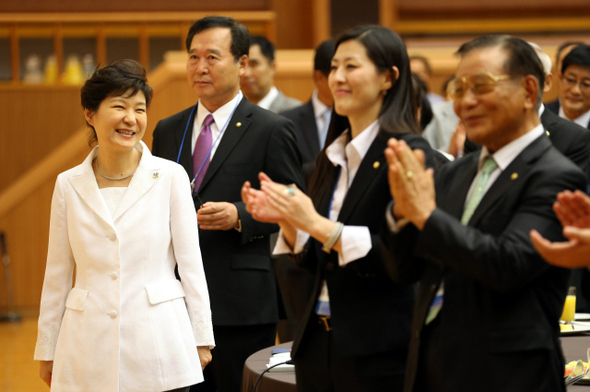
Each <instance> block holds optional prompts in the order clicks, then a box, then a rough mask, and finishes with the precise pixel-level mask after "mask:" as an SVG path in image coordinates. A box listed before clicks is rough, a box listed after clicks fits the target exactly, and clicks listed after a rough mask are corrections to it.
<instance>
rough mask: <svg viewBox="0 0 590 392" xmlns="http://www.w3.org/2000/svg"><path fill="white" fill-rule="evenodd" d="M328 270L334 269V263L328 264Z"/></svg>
mask: <svg viewBox="0 0 590 392" xmlns="http://www.w3.org/2000/svg"><path fill="white" fill-rule="evenodd" d="M326 271H334V263H332V262H330V263H328V264H327V265H326Z"/></svg>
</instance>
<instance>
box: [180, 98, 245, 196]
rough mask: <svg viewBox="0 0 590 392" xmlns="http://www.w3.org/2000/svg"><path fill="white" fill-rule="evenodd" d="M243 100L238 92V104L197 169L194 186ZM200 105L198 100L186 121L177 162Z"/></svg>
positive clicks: (192, 183) (192, 182)
mask: <svg viewBox="0 0 590 392" xmlns="http://www.w3.org/2000/svg"><path fill="white" fill-rule="evenodd" d="M241 101H242V94H241V92H240V93H238V99H237V100H236V104H235V105H234V108H233V109H232V111H231V113H230V115H229V117H228V118H227V120H226V121H225V125H224V126H223V128H221V131H220V132H219V135H217V138H215V141H214V142H213V144H211V148H210V149H209V152H208V153H207V156H206V157H205V159H204V160H203V162H202V163H201V166H200V167H199V170H198V171H197V173H196V174H195V176H194V177H193V180H192V181H191V187H193V188H194V186H195V180H196V179H197V176H198V175H199V173H200V172H201V169H203V165H205V162H207V159H208V158H209V156H210V155H211V152H212V151H213V147H215V145H216V144H217V142H218V141H219V139H220V138H221V135H223V132H225V130H226V129H227V126H228V125H229V122H230V120H231V119H232V117H233V116H234V113H235V111H236V109H237V108H238V105H239V104H240V102H241ZM198 105H199V103H198V102H197V103H196V104H195V106H194V107H193V110H191V114H190V116H189V118H188V122H187V123H186V127H185V129H184V134H183V135H182V142H181V143H180V149H179V150H178V156H177V157H176V163H180V154H181V153H182V148H183V147H184V142H185V140H186V134H187V133H188V128H189V127H190V125H191V120H192V118H193V116H194V115H195V111H196V110H197V106H198ZM193 190H194V189H193Z"/></svg>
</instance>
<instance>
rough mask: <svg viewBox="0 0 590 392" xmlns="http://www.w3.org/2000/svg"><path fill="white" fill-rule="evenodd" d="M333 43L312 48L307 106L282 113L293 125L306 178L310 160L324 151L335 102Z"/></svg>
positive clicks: (325, 42) (327, 41) (310, 165)
mask: <svg viewBox="0 0 590 392" xmlns="http://www.w3.org/2000/svg"><path fill="white" fill-rule="evenodd" d="M334 51H335V43H334V40H332V39H329V40H326V41H324V42H322V43H321V44H319V45H318V47H317V48H316V49H315V56H314V59H313V81H314V83H315V85H316V89H315V91H314V92H313V94H312V95H311V99H310V100H309V101H307V103H305V104H303V105H301V106H299V107H297V108H295V109H291V110H287V111H284V112H281V115H283V116H285V117H287V118H288V119H289V120H291V121H293V124H295V132H296V133H297V145H298V146H299V149H300V150H301V156H302V158H303V171H304V172H305V173H306V175H309V173H310V171H311V168H312V164H313V161H314V159H315V157H316V156H317V155H318V153H319V152H320V150H321V149H322V148H324V142H325V140H326V135H327V134H328V126H329V125H330V117H331V115H332V105H333V104H334V99H333V98H332V92H331V91H330V87H328V76H329V75H330V70H331V65H332V57H334Z"/></svg>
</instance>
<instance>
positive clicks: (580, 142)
mask: <svg viewBox="0 0 590 392" xmlns="http://www.w3.org/2000/svg"><path fill="white" fill-rule="evenodd" d="M556 102H557V101H556ZM558 103H559V102H558ZM547 108H548V105H545V110H543V114H542V115H541V123H542V124H543V127H544V128H545V130H546V131H547V134H548V136H549V139H550V140H551V143H553V145H554V146H555V148H557V150H559V152H561V153H562V154H563V155H565V156H566V157H568V158H569V159H571V160H572V162H574V163H575V164H576V165H578V166H579V167H580V168H581V169H582V170H583V171H584V172H585V173H588V171H589V170H590V131H589V130H588V129H584V127H581V126H579V125H578V124H576V123H574V122H571V121H568V120H565V119H563V118H561V117H559V116H558V115H556V114H555V113H553V112H552V111H551V110H547ZM480 148H481V146H479V145H478V144H476V143H473V142H472V141H471V140H469V139H467V140H465V148H464V151H465V153H466V154H467V153H469V152H472V151H475V150H478V149H480Z"/></svg>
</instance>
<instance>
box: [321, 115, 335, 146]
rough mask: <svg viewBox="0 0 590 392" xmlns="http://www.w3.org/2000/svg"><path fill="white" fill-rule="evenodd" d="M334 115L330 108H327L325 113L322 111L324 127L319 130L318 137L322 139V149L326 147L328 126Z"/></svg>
mask: <svg viewBox="0 0 590 392" xmlns="http://www.w3.org/2000/svg"><path fill="white" fill-rule="evenodd" d="M331 117H332V111H331V110H330V109H326V111H324V113H322V119H323V121H324V123H323V125H322V129H320V130H318V137H319V140H320V150H321V149H323V148H324V144H325V143H326V136H328V127H329V126H330V118H331Z"/></svg>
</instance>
